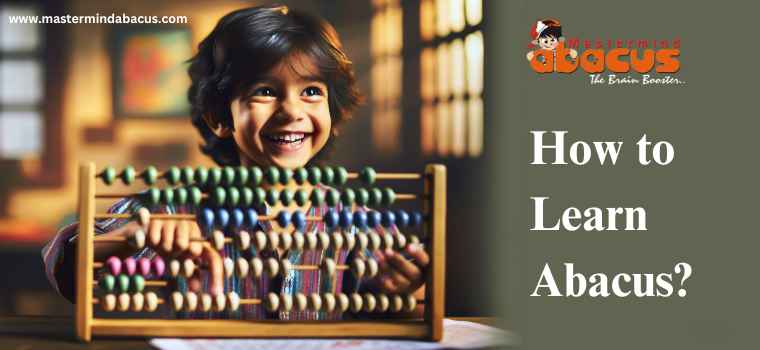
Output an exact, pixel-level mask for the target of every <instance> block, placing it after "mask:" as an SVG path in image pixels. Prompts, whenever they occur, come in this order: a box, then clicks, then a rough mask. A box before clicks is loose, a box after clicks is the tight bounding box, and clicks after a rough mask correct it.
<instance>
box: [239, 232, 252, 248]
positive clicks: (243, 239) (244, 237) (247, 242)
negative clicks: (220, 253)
mask: <svg viewBox="0 0 760 350" xmlns="http://www.w3.org/2000/svg"><path fill="white" fill-rule="evenodd" d="M238 247H240V250H248V248H250V247H251V234H250V233H248V231H240V232H238Z"/></svg>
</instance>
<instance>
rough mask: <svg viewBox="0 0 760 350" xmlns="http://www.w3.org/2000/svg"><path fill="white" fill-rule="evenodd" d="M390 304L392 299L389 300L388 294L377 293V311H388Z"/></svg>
mask: <svg viewBox="0 0 760 350" xmlns="http://www.w3.org/2000/svg"><path fill="white" fill-rule="evenodd" d="M389 304H390V300H388V296H387V295H385V294H382V293H380V294H378V295H377V309H376V310H377V311H378V312H386V311H388V306H389Z"/></svg>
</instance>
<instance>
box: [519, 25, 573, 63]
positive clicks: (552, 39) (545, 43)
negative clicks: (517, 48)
mask: <svg viewBox="0 0 760 350" xmlns="http://www.w3.org/2000/svg"><path fill="white" fill-rule="evenodd" d="M530 37H531V39H532V40H531V42H530V44H531V45H530V47H533V46H536V45H538V49H539V50H547V51H552V52H553V53H554V54H555V55H556V50H557V46H559V44H560V42H563V41H564V40H565V38H564V37H563V36H562V26H561V25H560V23H559V21H558V20H556V19H552V18H547V19H544V20H541V21H536V23H534V24H533V26H532V27H531V28H530ZM569 51H570V57H571V58H572V59H575V58H576V57H577V56H578V51H576V50H574V49H569ZM535 55H536V52H535V50H531V51H528V54H527V55H526V58H527V59H528V61H532V60H533V57H534V56H535ZM556 61H557V60H556V59H555V60H554V62H556Z"/></svg>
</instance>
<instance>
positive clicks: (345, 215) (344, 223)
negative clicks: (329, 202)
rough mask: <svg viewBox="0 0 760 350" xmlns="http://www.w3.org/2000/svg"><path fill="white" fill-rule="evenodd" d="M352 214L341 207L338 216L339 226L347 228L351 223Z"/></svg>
mask: <svg viewBox="0 0 760 350" xmlns="http://www.w3.org/2000/svg"><path fill="white" fill-rule="evenodd" d="M353 218H354V215H353V214H352V213H351V211H350V210H348V208H343V210H341V211H340V217H339V218H338V219H339V220H338V224H339V225H340V227H341V228H342V229H344V230H347V229H349V228H351V224H352V223H353Z"/></svg>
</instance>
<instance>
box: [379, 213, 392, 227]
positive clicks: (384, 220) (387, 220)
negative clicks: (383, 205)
mask: <svg viewBox="0 0 760 350" xmlns="http://www.w3.org/2000/svg"><path fill="white" fill-rule="evenodd" d="M380 223H381V224H382V225H383V227H391V226H393V224H395V223H396V214H394V213H393V212H392V211H390V210H386V211H384V212H383V213H382V217H381V218H380Z"/></svg>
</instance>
